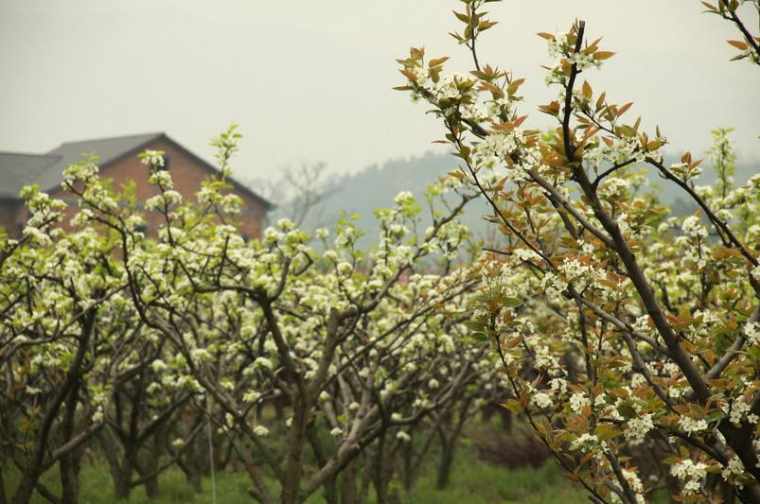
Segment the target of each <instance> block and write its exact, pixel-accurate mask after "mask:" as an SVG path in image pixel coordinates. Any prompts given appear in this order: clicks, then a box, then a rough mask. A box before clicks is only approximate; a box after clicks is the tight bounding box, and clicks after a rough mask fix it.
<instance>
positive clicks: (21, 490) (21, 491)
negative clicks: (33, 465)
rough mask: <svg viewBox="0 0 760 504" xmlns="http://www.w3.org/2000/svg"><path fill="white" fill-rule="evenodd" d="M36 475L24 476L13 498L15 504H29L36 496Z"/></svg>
mask: <svg viewBox="0 0 760 504" xmlns="http://www.w3.org/2000/svg"><path fill="white" fill-rule="evenodd" d="M38 477H39V476H38V475H36V474H29V473H27V474H25V475H23V476H22V479H21V482H20V483H19V485H18V487H17V488H16V493H15V495H14V496H13V504H29V502H30V501H31V500H32V495H33V494H34V486H35V484H36V483H37V478H38Z"/></svg>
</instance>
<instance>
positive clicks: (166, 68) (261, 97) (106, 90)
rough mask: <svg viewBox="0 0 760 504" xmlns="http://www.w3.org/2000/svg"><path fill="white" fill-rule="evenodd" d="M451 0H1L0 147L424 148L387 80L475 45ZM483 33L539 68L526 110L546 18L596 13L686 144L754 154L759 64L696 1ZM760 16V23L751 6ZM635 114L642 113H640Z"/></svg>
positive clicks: (603, 5)
mask: <svg viewBox="0 0 760 504" xmlns="http://www.w3.org/2000/svg"><path fill="white" fill-rule="evenodd" d="M457 4H458V2H455V1H453V0H323V1H315V0H291V1H280V0H276V1H266V2H265V1H263V0H213V1H211V0H130V1H121V0H0V68H2V73H1V74H0V85H1V86H2V93H0V110H2V115H0V150H11V151H29V152H42V151H46V150H49V149H51V148H53V147H55V146H57V145H58V144H59V143H61V142H64V141H67V140H80V139H86V138H94V137H103V136H114V135H124V134H133V133H142V132H149V131H165V132H167V133H168V134H169V135H171V136H172V137H174V138H175V139H176V140H177V141H179V142H180V143H182V144H184V145H185V146H187V147H189V148H190V149H191V150H193V151H195V152H196V153H198V154H200V155H201V156H203V157H206V158H210V157H211V150H210V148H209V147H208V140H209V138H210V137H211V136H213V135H215V134H216V133H217V132H219V131H220V130H222V129H223V128H224V127H225V126H226V125H227V124H228V123H229V122H231V121H235V122H237V123H239V124H240V127H241V130H242V132H243V133H244V135H245V138H244V142H243V143H242V146H241V153H240V155H239V157H238V159H237V162H236V172H237V174H238V175H239V176H240V177H241V178H251V177H266V176H270V175H273V174H275V172H276V170H277V169H278V168H279V167H282V166H284V165H288V164H298V163H299V162H302V161H325V162H326V163H327V164H328V166H329V167H330V169H331V170H333V171H336V172H349V171H356V170H359V169H361V168H363V167H365V166H366V165H368V164H371V163H374V162H381V161H383V160H385V159H387V158H389V157H397V156H408V155H413V154H421V153H423V152H424V151H426V150H429V149H431V148H432V146H431V144H430V142H431V141H432V140H435V139H436V138H438V137H440V129H439V126H438V123H437V122H436V121H435V120H434V119H433V118H432V117H430V116H426V115H425V114H424V112H425V108H424V107H423V106H422V105H419V104H412V103H411V102H410V100H409V99H408V97H407V96H406V95H404V94H403V93H399V92H396V91H392V90H391V88H392V87H393V86H395V85H399V84H401V76H400V75H399V74H398V71H397V64H396V63H395V61H394V60H395V58H398V57H400V56H403V55H404V54H405V53H406V52H407V49H408V47H409V46H411V45H415V46H422V45H424V46H425V47H426V48H427V50H428V51H429V53H430V54H432V55H435V56H438V55H444V54H447V55H450V56H452V57H453V60H454V61H453V65H452V66H453V67H457V68H460V69H463V68H464V65H465V64H466V62H467V60H466V55H465V53H464V52H463V51H462V48H460V47H458V46H457V45H456V43H455V41H454V40H453V39H451V38H450V37H449V36H448V35H447V32H449V31H452V30H453V29H455V28H456V27H457V26H456V25H457V22H456V21H453V20H452V16H451V9H452V8H454V7H456V6H457ZM491 10H492V13H493V17H494V18H495V19H497V20H498V21H500V25H498V26H497V27H495V28H493V29H492V30H491V31H490V32H489V33H487V34H484V37H485V36H486V35H488V37H487V38H485V39H484V43H483V51H484V58H485V60H487V61H489V62H492V63H495V64H498V65H499V66H501V67H504V68H508V69H512V70H513V71H514V73H515V74H516V75H521V76H524V77H526V78H527V79H528V81H527V83H526V85H525V86H524V87H523V89H522V90H523V91H524V94H525V95H526V105H525V107H524V110H525V111H526V112H528V113H530V119H529V121H533V123H534V124H535V125H542V124H545V123H544V122H543V121H544V120H543V119H541V118H540V114H539V113H538V112H536V111H535V107H536V105H538V104H539V103H544V102H545V101H546V100H547V99H548V98H549V96H550V94H549V93H550V92H549V91H547V90H546V89H545V88H544V87H543V76H544V74H543V71H542V70H541V68H540V65H541V64H543V63H545V62H546V52H545V43H544V42H543V41H542V40H541V39H539V38H538V37H536V36H535V33H536V32H538V31H559V30H563V29H565V28H566V27H567V26H569V24H570V23H571V22H572V20H573V19H574V18H576V17H580V18H583V19H586V20H587V21H588V25H589V31H590V35H591V36H593V37H596V36H604V41H603V46H604V47H605V48H607V49H610V50H613V51H616V52H617V53H618V55H617V56H616V57H615V58H614V59H613V60H611V61H610V63H609V64H608V65H607V66H606V67H605V69H604V70H603V71H602V72H596V73H594V74H593V75H589V76H587V78H589V79H590V80H591V82H592V84H593V85H594V89H602V88H604V89H606V90H607V92H608V96H610V97H611V98H612V99H613V100H619V101H621V102H622V101H627V100H632V101H634V102H635V104H636V105H635V108H634V112H633V113H634V114H635V113H640V114H641V115H643V116H644V124H645V125H648V126H652V127H653V126H654V125H655V124H659V125H660V126H661V128H662V130H663V133H664V134H666V135H667V136H668V137H669V138H670V139H671V142H672V144H673V145H674V147H675V149H677V150H682V149H691V150H692V151H693V152H695V153H697V154H699V153H702V152H703V151H704V149H705V148H706V147H707V146H708V145H709V139H710V136H709V131H710V129H711V128H714V127H717V126H732V127H735V128H737V132H736V134H735V138H736V140H737V144H738V147H739V150H740V153H741V154H742V155H743V156H744V157H746V158H752V159H760V140H758V139H757V137H758V135H760V122H759V121H758V117H759V112H760V106H759V105H758V104H760V71H759V70H758V69H757V68H752V67H751V66H750V65H749V64H748V63H746V62H739V63H735V62H734V63H732V62H729V61H728V60H729V58H730V57H731V56H732V55H733V54H734V52H733V49H732V48H730V47H729V46H728V45H727V44H726V43H725V42H724V40H725V39H726V38H736V36H735V34H734V32H733V31H732V29H731V27H730V26H729V25H728V24H727V23H726V22H724V21H721V20H720V19H718V18H717V17H715V16H707V15H704V14H701V6H700V3H699V2H698V1H696V0H667V1H663V0H635V1H633V0H628V1H622V0H620V1H609V0H530V1H528V0H505V1H504V2H502V3H500V4H492V7H491ZM752 26H757V20H756V19H752ZM629 114H631V112H629Z"/></svg>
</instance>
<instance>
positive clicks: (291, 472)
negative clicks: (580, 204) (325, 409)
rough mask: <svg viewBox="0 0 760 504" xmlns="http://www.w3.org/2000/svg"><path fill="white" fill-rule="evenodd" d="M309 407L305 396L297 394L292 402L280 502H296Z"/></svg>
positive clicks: (298, 497) (299, 488)
mask: <svg viewBox="0 0 760 504" xmlns="http://www.w3.org/2000/svg"><path fill="white" fill-rule="evenodd" d="M309 409H310V405H309V404H308V402H307V400H306V398H304V397H301V396H297V397H296V398H295V401H294V404H293V424H292V425H291V428H290V432H289V433H288V434H289V435H288V454H287V459H286V462H285V481H283V485H282V494H281V496H280V502H281V503H282V504H298V503H299V502H300V493H301V476H302V473H303V447H304V443H305V442H306V427H307V424H308V421H309V418H308V416H309Z"/></svg>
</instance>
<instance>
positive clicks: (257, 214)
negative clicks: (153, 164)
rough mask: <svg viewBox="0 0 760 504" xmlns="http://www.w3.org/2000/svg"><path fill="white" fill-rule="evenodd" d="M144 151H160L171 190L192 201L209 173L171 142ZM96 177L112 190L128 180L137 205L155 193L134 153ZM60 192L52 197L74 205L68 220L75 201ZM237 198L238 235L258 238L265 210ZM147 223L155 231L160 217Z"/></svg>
mask: <svg viewBox="0 0 760 504" xmlns="http://www.w3.org/2000/svg"><path fill="white" fill-rule="evenodd" d="M145 149H153V150H161V151H164V154H165V156H166V157H167V159H168V168H169V172H170V173H171V174H172V179H173V180H174V187H175V189H176V190H177V192H179V193H180V194H182V196H183V198H184V199H185V200H186V201H195V193H196V192H197V191H198V189H200V187H201V181H203V180H204V179H205V178H207V177H209V176H210V175H211V173H212V172H211V171H210V170H209V169H208V168H207V167H205V166H204V165H202V164H201V163H199V162H198V161H197V160H196V159H194V158H193V157H192V156H190V155H188V154H187V153H185V151H183V150H182V149H179V148H177V147H176V146H175V145H174V144H173V143H171V142H167V141H165V140H157V141H155V142H151V143H149V144H147V145H145V146H144V147H143V148H142V149H141V150H145ZM100 175H101V176H102V177H103V178H108V179H111V180H112V181H113V186H114V189H121V188H122V187H123V186H124V185H125V184H127V182H128V181H129V180H133V181H134V182H135V190H136V196H137V200H138V202H144V201H145V200H147V199H148V198H150V197H151V196H155V195H156V194H157V190H156V188H155V186H153V185H151V184H149V183H148V168H147V167H146V166H145V165H143V164H142V163H141V162H140V160H139V159H138V158H137V153H135V154H133V155H130V156H128V157H125V158H123V159H120V160H117V161H115V162H112V163H110V164H108V165H107V166H106V167H104V168H102V169H101V171H100ZM62 193H63V191H62V190H58V191H54V192H53V193H52V195H55V196H56V197H59V198H63V199H64V200H67V201H68V202H69V204H70V207H71V206H74V208H69V210H68V211H67V219H66V221H68V220H69V219H70V218H71V217H72V216H73V215H74V213H75V211H76V207H75V202H74V201H72V200H71V196H68V197H67V195H66V194H62ZM238 195H239V196H240V197H241V198H242V199H243V210H242V212H241V214H240V230H241V232H242V233H243V234H245V235H246V236H248V237H251V238H255V237H260V236H261V229H262V227H263V226H264V220H265V218H266V209H265V208H264V206H263V205H262V204H261V202H260V201H259V200H257V199H255V198H252V197H250V196H249V195H246V194H244V193H238ZM147 220H148V227H149V228H150V229H155V228H156V227H157V225H158V224H159V223H160V222H161V215H160V214H158V213H155V212H152V213H151V214H150V215H149V216H148V219H147Z"/></svg>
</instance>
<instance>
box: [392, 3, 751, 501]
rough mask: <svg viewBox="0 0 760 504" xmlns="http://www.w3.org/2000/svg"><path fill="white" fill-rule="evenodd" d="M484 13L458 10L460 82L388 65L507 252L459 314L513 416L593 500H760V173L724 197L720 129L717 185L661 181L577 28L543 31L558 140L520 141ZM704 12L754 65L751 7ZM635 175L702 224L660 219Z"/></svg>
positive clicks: (637, 128) (675, 174)
mask: <svg viewBox="0 0 760 504" xmlns="http://www.w3.org/2000/svg"><path fill="white" fill-rule="evenodd" d="M492 1H495V0H462V12H456V13H455V14H456V17H457V18H458V19H459V20H460V21H461V22H462V23H463V24H464V29H463V31H462V32H461V33H454V34H452V35H453V36H454V37H455V38H456V39H457V40H458V42H459V43H460V44H461V45H464V46H466V47H467V49H468V50H469V52H470V53H471V56H472V62H473V69H472V71H471V72H470V73H468V74H452V75H446V74H445V73H444V66H445V62H446V59H447V58H434V59H428V58H427V57H426V55H425V51H424V50H422V49H412V50H411V52H410V55H409V57H408V58H405V59H402V60H400V61H399V62H400V64H401V72H402V74H403V75H404V76H405V78H406V83H405V84H404V85H403V86H401V87H400V89H402V90H405V91H409V92H410V93H411V94H412V96H413V97H414V98H415V99H417V100H423V101H425V102H426V103H427V104H428V105H429V106H430V107H432V111H433V112H434V113H435V114H436V115H437V116H438V117H439V118H440V120H441V122H442V124H443V127H444V129H445V138H446V139H445V142H447V143H449V144H450V145H451V146H452V148H453V150H454V152H455V154H456V155H457V156H458V157H459V158H460V159H461V167H460V169H459V170H457V171H455V172H453V173H452V174H451V176H452V177H455V178H458V179H460V180H462V181H465V182H466V183H467V184H469V185H471V187H474V188H475V189H477V191H478V192H479V193H480V194H481V195H482V196H483V197H484V198H486V199H487V200H488V202H489V203H490V205H491V207H492V210H493V216H492V220H493V222H494V223H495V225H497V226H498V227H499V229H500V230H501V231H502V233H503V234H504V236H505V239H506V240H507V245H506V246H505V247H503V248H501V249H499V250H494V251H492V253H491V254H490V256H488V257H486V258H484V259H483V260H481V261H480V263H479V268H480V274H481V276H482V282H481V284H482V286H481V289H480V295H479V298H477V300H476V301H475V302H474V303H473V304H472V310H473V314H474V318H475V323H474V327H475V329H476V330H477V331H479V332H480V333H481V334H484V335H486V336H488V337H489V338H491V339H492V340H493V341H494V343H495V345H496V348H497V350H498V353H499V355H500V358H501V360H502V364H503V367H504V369H505V370H506V371H507V373H508V375H509V379H510V381H511V384H512V387H513V391H514V394H515V396H516V399H514V400H512V401H509V402H508V404H507V406H508V407H510V408H511V409H514V410H516V411H521V412H524V413H525V415H526V416H527V419H528V421H529V422H530V424H531V425H532V426H533V428H534V429H535V431H536V433H537V434H538V435H539V436H540V437H541V439H542V440H543V441H544V443H545V444H546V446H547V447H548V448H549V449H550V450H551V451H552V452H553V453H554V454H555V456H556V458H557V460H558V461H559V463H560V464H561V465H562V466H563V467H564V468H565V469H566V470H567V471H568V472H569V473H570V475H571V477H572V478H573V479H574V480H576V481H577V482H579V483H580V484H581V485H583V486H584V487H585V488H586V489H587V490H588V492H589V494H590V495H591V499H592V500H593V501H594V502H625V503H639V502H644V501H645V500H646V499H647V498H648V497H650V496H651V495H652V494H653V493H654V492H655V491H657V490H658V488H660V487H661V486H662V485H664V484H665V483H666V482H668V481H669V482H670V490H671V491H673V492H678V493H680V499H681V500H683V501H688V502H705V501H706V500H707V499H712V500H716V501H717V500H720V499H722V498H729V496H730V495H736V496H738V498H739V499H740V500H742V501H743V502H760V486H759V485H758V483H760V462H759V461H758V453H760V451H759V450H760V436H759V434H758V428H759V424H758V420H760V416H759V415H760V381H758V369H760V361H758V356H760V349H758V344H760V324H759V322H760V304H759V303H758V300H759V299H760V267H759V266H758V250H760V233H758V231H760V222H758V218H759V216H760V213H759V212H758V210H760V176H757V175H755V176H753V177H751V178H750V179H749V181H747V182H746V183H745V184H743V185H740V186H736V184H735V183H734V182H733V179H732V177H731V173H730V171H731V170H730V167H731V165H732V163H733V154H732V151H731V147H730V143H729V142H728V141H727V139H726V131H719V132H717V133H716V134H717V143H716V148H715V149H714V150H713V152H712V154H711V157H712V159H711V161H712V162H713V164H714V165H715V167H716V169H717V170H718V173H719V184H718V186H717V187H709V186H699V185H697V183H698V176H699V174H700V172H701V167H700V164H701V161H699V160H697V159H695V158H694V157H693V156H692V155H691V154H690V153H685V154H684V155H683V156H682V157H681V159H680V162H679V163H676V164H673V165H667V164H666V163H665V162H664V161H663V156H662V155H661V150H662V148H663V146H665V145H666V143H667V140H666V138H665V137H664V136H663V134H662V133H661V132H660V131H659V129H657V130H656V131H655V132H653V133H647V132H645V131H643V130H642V128H641V122H640V119H636V120H627V119H626V118H625V117H626V116H625V114H626V112H628V111H629V110H630V109H631V107H632V104H631V103H623V104H619V103H615V102H614V101H612V100H611V98H610V97H609V96H608V95H607V93H605V92H600V91H598V90H595V89H594V87H593V86H592V83H591V82H590V81H589V80H588V78H586V77H585V76H586V75H587V74H589V73H590V72H591V71H592V70H594V69H597V68H600V67H601V66H603V64H604V63H605V62H606V61H607V60H608V59H610V58H611V57H612V56H613V53H612V52H610V51H607V50H604V49H602V48H601V46H600V42H601V41H600V39H596V40H590V39H589V38H588V37H587V28H586V25H585V23H584V22H582V21H577V22H575V23H574V24H573V25H572V27H571V29H570V30H569V31H568V32H567V33H561V34H557V35H555V34H549V33H541V34H539V35H540V37H541V38H543V39H545V41H546V42H547V44H548V47H549V56H550V58H551V62H550V63H549V64H548V65H547V66H546V67H545V68H546V84H547V85H548V86H549V87H551V88H553V89H556V90H557V95H556V99H554V100H552V101H551V102H550V103H548V104H546V105H543V106H541V107H540V111H541V112H543V113H545V114H548V115H549V116H550V117H552V118H554V119H555V120H556V127H554V128H551V129H548V130H545V131H540V130H535V129H527V128H525V126H524V124H525V120H526V116H524V115H520V114H519V112H518V106H519V104H520V101H521V97H520V96H519V94H518V93H519V88H520V86H521V84H522V83H523V79H519V78H516V77H514V76H513V75H512V74H511V73H510V72H508V71H505V70H502V69H500V68H498V67H495V66H491V65H487V64H484V63H483V62H481V61H480V59H479V54H478V51H477V41H478V38H479V36H480V35H481V33H483V32H484V31H486V30H488V29H491V28H492V27H493V26H494V25H495V24H496V23H495V22H494V21H491V20H490V19H489V18H488V16H487V13H486V12H484V11H483V7H484V5H485V4H486V3H490V2H492ZM703 3H704V4H705V5H706V7H707V9H708V10H709V11H710V12H711V13H713V14H716V15H720V16H722V17H723V18H725V19H727V20H729V21H730V22H732V23H733V24H734V25H735V26H736V27H737V28H738V29H739V31H740V32H741V33H742V36H743V40H739V41H730V42H729V43H730V44H731V45H732V46H733V47H735V48H736V49H738V50H739V51H741V52H740V54H739V55H738V59H748V60H749V61H753V62H755V63H757V62H758V54H760V53H759V52H758V42H759V41H760V39H758V38H757V36H755V35H752V34H751V33H750V31H749V30H748V28H747V26H746V24H745V23H744V22H743V21H742V17H741V16H742V13H744V10H743V9H744V8H750V6H752V7H755V8H760V3H759V2H756V1H747V2H740V1H738V0H731V1H719V2H717V3H716V2H712V3H708V2H703ZM647 170H651V171H653V172H654V173H656V174H657V175H659V176H660V177H662V178H663V179H665V180H666V181H667V183H669V184H673V185H675V186H677V187H678V188H679V189H680V190H681V191H683V193H684V194H685V195H686V196H687V197H689V198H690V199H691V200H692V201H694V203H695V204H696V206H697V208H698V211H697V212H695V213H694V215H690V216H687V217H686V218H684V219H677V218H675V217H672V216H670V215H669V210H668V209H667V208H666V207H665V206H664V205H663V204H662V202H661V201H659V200H658V197H657V195H656V194H655V193H653V192H651V191H650V192H647V190H646V187H645V181H646V176H645V173H646V172H647ZM663 461H664V464H665V467H663V464H662V463H661V462H663ZM711 474H714V475H716V476H710V475H711Z"/></svg>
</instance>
